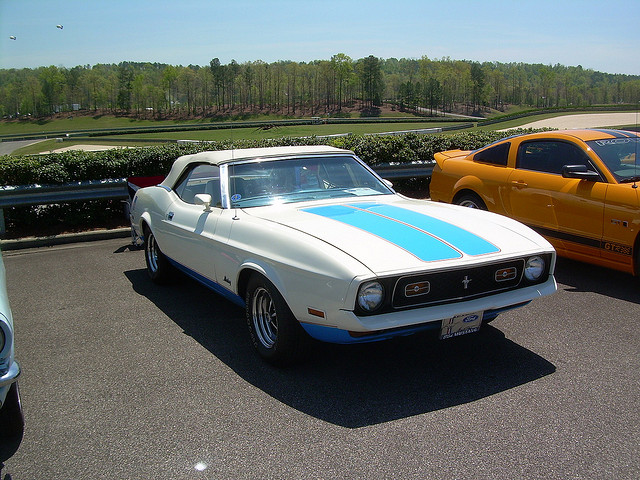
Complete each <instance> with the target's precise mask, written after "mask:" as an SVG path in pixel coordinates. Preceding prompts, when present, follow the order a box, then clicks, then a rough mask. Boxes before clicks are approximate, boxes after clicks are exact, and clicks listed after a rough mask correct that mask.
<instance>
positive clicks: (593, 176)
mask: <svg viewBox="0 0 640 480" xmlns="http://www.w3.org/2000/svg"><path fill="white" fill-rule="evenodd" d="M562 176H563V177H564V178H576V179H578V180H587V181H590V182H597V181H598V180H600V174H599V173H598V172H594V171H593V170H587V166H586V165H565V166H564V167H562Z"/></svg>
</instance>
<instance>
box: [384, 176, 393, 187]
mask: <svg viewBox="0 0 640 480" xmlns="http://www.w3.org/2000/svg"><path fill="white" fill-rule="evenodd" d="M382 181H383V182H384V184H385V185H386V186H387V187H389V188H393V182H392V181H390V180H387V179H386V178H383V179H382Z"/></svg>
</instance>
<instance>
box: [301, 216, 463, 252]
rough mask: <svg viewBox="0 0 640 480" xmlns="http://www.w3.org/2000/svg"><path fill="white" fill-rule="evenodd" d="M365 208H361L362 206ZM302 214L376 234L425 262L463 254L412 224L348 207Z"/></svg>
mask: <svg viewBox="0 0 640 480" xmlns="http://www.w3.org/2000/svg"><path fill="white" fill-rule="evenodd" d="M362 206H363V205H360V207H362ZM303 211H305V212H308V213H313V214H314V215H320V216H322V217H326V218H330V219H332V220H336V221H339V222H342V223H345V224H347V225H351V226H352V227H356V228H359V229H360V230H364V231H366V232H369V233H371V234H373V235H376V236H378V237H380V238H382V239H384V240H386V241H388V242H390V243H393V244H394V245H397V246H398V247H400V248H403V249H404V250H406V251H408V252H409V253H411V254H413V255H415V256H416V257H418V258H419V259H420V260H422V261H424V262H432V261H436V260H449V259H453V258H460V257H461V256H462V255H461V253H460V252H459V251H457V250H455V249H454V248H452V247H451V246H449V245H447V244H446V243H444V242H442V241H440V240H438V239H437V238H435V237H432V236H431V235H427V234H425V233H424V232H422V231H420V230H417V229H415V228H413V227H411V226H410V225H406V224H404V223H401V222H398V221H396V220H393V219H391V218H386V217H384V216H380V215H376V214H374V213H371V212H368V211H366V210H361V209H359V208H354V207H352V206H348V205H327V206H324V207H312V208H305V209H303Z"/></svg>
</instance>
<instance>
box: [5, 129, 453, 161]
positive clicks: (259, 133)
mask: <svg viewBox="0 0 640 480" xmlns="http://www.w3.org/2000/svg"><path fill="white" fill-rule="evenodd" d="M445 125H448V126H450V125H452V124H451V123H435V122H425V123H372V124H367V123H364V124H361V123H355V124H350V125H345V124H338V125H293V126H283V127H275V128H271V129H268V130H263V129H259V128H254V127H252V128H234V129H224V130H195V131H188V132H162V133H136V134H131V135H126V134H125V135H118V136H106V137H91V138H79V139H72V140H68V141H65V142H57V141H56V140H55V139H51V140H44V141H42V142H38V143H36V144H33V145H29V146H27V147H23V148H20V149H19V150H16V151H14V152H13V155H32V154H37V153H48V152H50V151H52V150H56V149H59V148H65V147H70V146H72V145H115V146H148V145H158V142H157V141H158V140H167V141H175V140H198V141H224V140H240V139H243V140H261V139H269V138H282V137H309V136H314V135H315V136H322V135H335V134H342V133H353V134H366V133H384V132H391V131H394V132H395V131H402V130H419V129H424V128H438V127H442V126H445ZM145 140H150V141H145ZM154 140H155V141H154Z"/></svg>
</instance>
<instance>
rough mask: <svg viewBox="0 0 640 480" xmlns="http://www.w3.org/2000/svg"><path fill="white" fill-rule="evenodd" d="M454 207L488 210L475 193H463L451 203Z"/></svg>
mask: <svg viewBox="0 0 640 480" xmlns="http://www.w3.org/2000/svg"><path fill="white" fill-rule="evenodd" d="M453 203H455V204H456V205H460V206H462V207H468V208H477V209H478V210H488V209H487V206H486V205H485V203H484V202H483V201H482V199H481V198H480V197H479V196H478V195H476V194H475V193H463V194H462V195H460V196H459V197H456V199H455V200H454V201H453Z"/></svg>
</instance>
